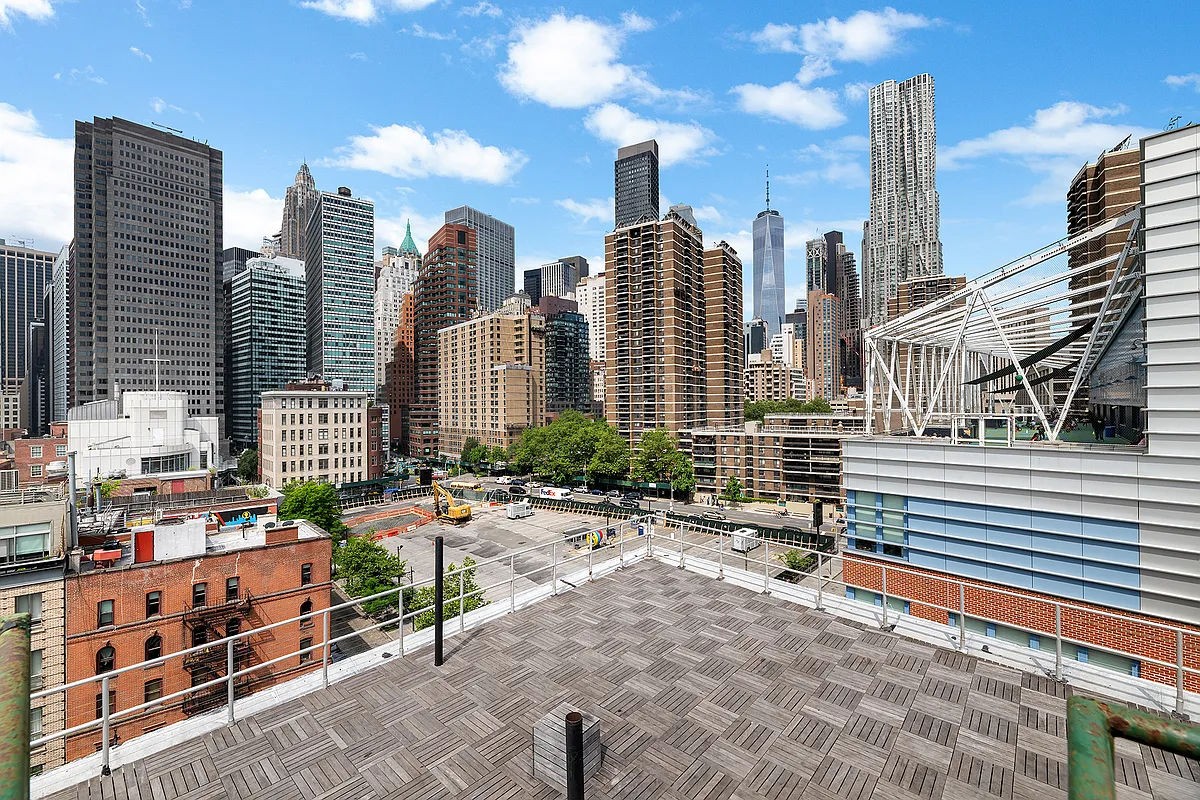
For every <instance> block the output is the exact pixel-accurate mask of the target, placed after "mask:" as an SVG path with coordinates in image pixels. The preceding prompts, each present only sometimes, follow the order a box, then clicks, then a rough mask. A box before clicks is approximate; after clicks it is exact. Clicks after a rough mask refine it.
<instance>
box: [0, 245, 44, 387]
mask: <svg viewBox="0 0 1200 800" xmlns="http://www.w3.org/2000/svg"><path fill="white" fill-rule="evenodd" d="M55 256H56V254H54V253H48V252H45V251H43V250H34V249H33V248H31V247H25V246H24V245H23V244H20V245H18V244H6V243H5V241H4V240H3V239H0V381H2V382H3V383H4V385H5V386H11V385H15V384H19V383H20V382H21V381H22V380H24V379H25V374H26V371H27V370H28V368H29V367H28V363H27V355H28V354H27V352H26V342H27V337H28V336H29V323H31V322H33V320H35V319H37V318H38V317H40V316H41V314H42V300H43V298H44V297H45V295H46V288H47V287H48V286H50V285H52V283H53V280H54V260H55Z"/></svg>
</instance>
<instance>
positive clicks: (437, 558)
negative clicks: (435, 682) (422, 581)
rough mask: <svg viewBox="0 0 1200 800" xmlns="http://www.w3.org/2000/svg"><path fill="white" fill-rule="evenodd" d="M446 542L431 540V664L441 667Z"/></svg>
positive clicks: (438, 538) (440, 538) (436, 538)
mask: <svg viewBox="0 0 1200 800" xmlns="http://www.w3.org/2000/svg"><path fill="white" fill-rule="evenodd" d="M445 546H446V540H445V539H444V538H443V537H441V536H438V537H435V538H434V540H433V664H434V666H437V667H440V666H441V665H442V606H443V605H444V604H445V598H446V594H445V592H446V586H445V582H446V575H445V567H444V566H443V564H444V555H443V553H444V548H445Z"/></svg>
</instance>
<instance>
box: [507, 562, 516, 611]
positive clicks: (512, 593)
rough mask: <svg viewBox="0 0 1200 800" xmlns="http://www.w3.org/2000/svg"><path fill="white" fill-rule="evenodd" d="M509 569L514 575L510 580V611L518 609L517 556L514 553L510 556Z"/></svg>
mask: <svg viewBox="0 0 1200 800" xmlns="http://www.w3.org/2000/svg"><path fill="white" fill-rule="evenodd" d="M508 571H509V573H510V574H511V575H512V577H511V578H510V579H509V581H508V602H509V613H514V612H515V611H516V610H517V556H516V554H515V553H514V554H513V555H511V556H509V557H508Z"/></svg>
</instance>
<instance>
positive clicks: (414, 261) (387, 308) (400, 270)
mask: <svg viewBox="0 0 1200 800" xmlns="http://www.w3.org/2000/svg"><path fill="white" fill-rule="evenodd" d="M375 268H376V270H377V275H376V278H375V388H376V391H377V392H378V394H379V396H380V397H383V387H384V384H385V383H386V382H387V364H388V362H389V361H391V360H392V357H393V351H394V348H395V345H396V326H397V325H399V324H400V306H401V304H402V303H403V301H404V295H406V294H408V293H409V292H410V291H412V285H413V283H414V282H415V281H416V280H417V273H418V272H420V270H421V253H420V252H419V251H418V250H417V243H416V242H414V241H413V238H412V223H411V222H410V223H408V225H407V226H406V227H405V230H404V241H402V242H401V243H400V246H399V247H385V248H383V254H382V258H380V260H379V261H378V262H376V264H375ZM392 423H393V424H395V420H392Z"/></svg>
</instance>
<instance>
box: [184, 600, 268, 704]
mask: <svg viewBox="0 0 1200 800" xmlns="http://www.w3.org/2000/svg"><path fill="white" fill-rule="evenodd" d="M252 599H253V598H252V597H251V595H250V594H249V593H248V592H239V593H238V594H237V595H236V596H233V597H229V598H228V599H226V600H225V602H222V603H206V604H204V605H196V606H192V607H190V608H188V609H187V610H186V611H185V612H184V614H183V624H184V627H185V628H187V629H188V630H190V631H191V634H192V642H193V643H194V644H193V646H195V645H198V644H201V643H203V642H216V640H218V639H223V638H225V637H226V636H227V635H228V634H227V631H228V629H229V627H228V626H229V625H230V623H233V622H235V621H236V623H237V624H236V628H237V629H238V630H242V629H244V628H246V627H247V626H245V625H244V622H245V620H246V617H247V615H248V614H249V613H250V606H251V601H252ZM228 647H229V644H228V642H216V643H215V644H213V645H211V646H210V647H206V648H204V649H203V650H197V651H196V652H194V653H189V654H188V655H187V656H185V657H184V659H183V667H184V669H186V670H187V671H188V672H189V673H191V676H192V685H193V686H196V685H199V684H202V683H208V682H209V681H213V680H216V679H217V678H223V677H225V676H226V675H227V674H228V669H229V663H228V660H229V653H228ZM253 655H254V651H253V650H251V648H250V640H249V639H248V638H243V639H238V640H237V641H235V642H234V643H233V669H234V672H238V671H240V670H243V669H245V668H246V667H248V666H250V664H251V663H253ZM251 681H252V676H250V675H243V676H242V677H240V678H235V679H234V690H233V691H234V697H235V698H237V697H244V696H245V695H247V694H249V693H250V684H251ZM227 699H228V688H227V686H226V684H224V683H219V684H214V685H212V686H208V687H205V688H203V689H199V690H197V691H194V692H192V693H191V694H189V695H187V696H186V697H184V698H183V703H182V708H183V713H185V714H202V713H204V712H205V711H210V710H212V709H214V708H218V707H220V706H222V705H224V704H225V702H226V701H227Z"/></svg>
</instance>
